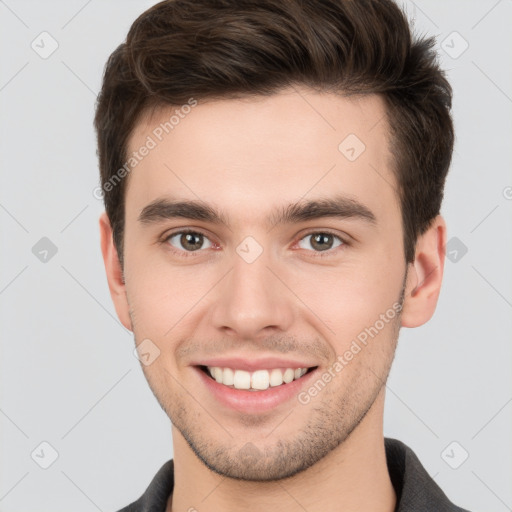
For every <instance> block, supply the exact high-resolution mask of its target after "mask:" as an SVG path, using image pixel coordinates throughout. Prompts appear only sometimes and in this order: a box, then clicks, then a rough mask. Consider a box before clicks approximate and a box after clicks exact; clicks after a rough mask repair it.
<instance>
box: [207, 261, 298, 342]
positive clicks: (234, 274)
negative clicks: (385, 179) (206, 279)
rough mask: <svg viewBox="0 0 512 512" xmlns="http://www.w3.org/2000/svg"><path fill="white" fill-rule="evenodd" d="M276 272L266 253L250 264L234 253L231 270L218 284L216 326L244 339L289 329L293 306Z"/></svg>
mask: <svg viewBox="0 0 512 512" xmlns="http://www.w3.org/2000/svg"><path fill="white" fill-rule="evenodd" d="M276 274H277V272H276V270H275V268H273V269H272V270H270V268H269V261H268V259H267V258H266V257H265V256H264V255H262V256H260V257H259V258H258V259H257V260H256V261H254V262H252V263H248V262H246V261H244V259H243V258H241V257H239V256H238V255H237V254H235V255H234V260H233V268H232V270H231V272H229V273H228V274H227V275H226V277H225V278H224V279H223V280H222V282H221V283H219V284H220V286H218V287H216V288H217V290H216V297H215V299H214V301H213V313H212V321H213V325H214V327H215V328H216V329H218V330H220V331H222V333H223V334H225V335H230V336H234V337H237V338H239V339H245V340H249V339H251V340H255V339H257V338H261V337H264V336H268V335H270V334H279V333H283V332H286V331H287V330H288V329H289V328H290V326H291V324H292V321H293V315H294V305H293V301H292V298H291V297H290V294H289V293H286V289H285V287H284V286H283V283H282V282H281V281H280V280H279V279H278V278H277V277H276Z"/></svg>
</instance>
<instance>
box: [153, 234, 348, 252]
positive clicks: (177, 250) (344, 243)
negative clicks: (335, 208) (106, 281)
mask: <svg viewBox="0 0 512 512" xmlns="http://www.w3.org/2000/svg"><path fill="white" fill-rule="evenodd" d="M187 233H192V234H195V235H202V236H203V237H205V238H208V240H210V239H209V237H208V235H206V234H205V233H203V232H202V231H201V230H198V229H180V230H179V231H174V232H172V233H169V234H168V235H166V236H165V237H164V238H163V240H162V242H161V243H162V244H166V245H167V247H168V249H169V250H170V251H171V252H173V253H174V254H177V255H179V256H180V257H184V258H190V257H195V256H197V254H196V253H199V252H201V249H199V250H197V251H185V250H180V249H176V248H175V247H173V246H172V245H171V244H170V243H169V240H170V239H171V238H172V237H173V236H176V235H185V234H187ZM319 234H322V235H331V236H333V237H334V238H337V239H338V240H339V241H340V242H341V245H339V246H338V247H335V248H333V249H327V250H326V251H308V252H310V253H311V256H313V257H314V258H325V257H328V256H332V255H333V253H334V252H337V251H339V250H343V249H344V248H345V247H347V246H349V245H350V244H349V243H348V242H347V240H346V239H345V238H343V237H341V236H340V235H338V234H336V233H333V232H332V231H330V230H328V229H325V230H321V231H310V232H308V233H306V234H304V235H303V236H301V238H299V239H298V240H297V241H296V242H295V243H294V245H297V244H298V243H299V242H300V241H301V240H304V238H307V237H308V236H311V235H319ZM210 242H211V240H210ZM212 243H213V242H212ZM304 250H306V249H304Z"/></svg>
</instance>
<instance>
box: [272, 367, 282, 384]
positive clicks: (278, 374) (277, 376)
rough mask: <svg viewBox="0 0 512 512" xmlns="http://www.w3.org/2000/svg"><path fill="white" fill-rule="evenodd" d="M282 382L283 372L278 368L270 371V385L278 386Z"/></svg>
mask: <svg viewBox="0 0 512 512" xmlns="http://www.w3.org/2000/svg"><path fill="white" fill-rule="evenodd" d="M282 383H283V372H282V371H281V370H280V369H279V368H274V369H273V370H272V371H271V372H270V385H271V386H280V385H281V384H282Z"/></svg>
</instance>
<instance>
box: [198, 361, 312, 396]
mask: <svg viewBox="0 0 512 512" xmlns="http://www.w3.org/2000/svg"><path fill="white" fill-rule="evenodd" d="M207 368H208V372H209V373H210V375H211V376H212V377H213V378H214V379H215V380H216V381H217V382H218V383H219V384H224V385H225V386H233V387H234V388H235V389H250V390H255V391H256V390H257V391H264V390H265V389H268V388H269V387H276V386H280V385H281V384H288V383H290V382H292V381H293V380H294V379H295V380H296V379H300V378H301V377H302V376H303V375H304V374H305V373H306V372H307V371H308V369H307V368H296V369H293V368H286V369H285V370H284V372H283V371H282V370H281V369H279V368H273V369H271V370H256V371H254V372H252V373H250V372H247V371H245V370H234V369H232V368H221V367H219V366H208V367H207Z"/></svg>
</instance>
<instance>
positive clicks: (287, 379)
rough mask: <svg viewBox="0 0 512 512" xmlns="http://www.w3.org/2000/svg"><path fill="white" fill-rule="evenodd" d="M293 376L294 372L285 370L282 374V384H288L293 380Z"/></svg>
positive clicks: (288, 369) (289, 369)
mask: <svg viewBox="0 0 512 512" xmlns="http://www.w3.org/2000/svg"><path fill="white" fill-rule="evenodd" d="M294 376H295V372H294V371H293V370H292V369H291V368H286V370H285V371H284V373H283V382H285V383H286V384H288V383H289V382H291V381H292V380H293V378H294Z"/></svg>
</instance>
